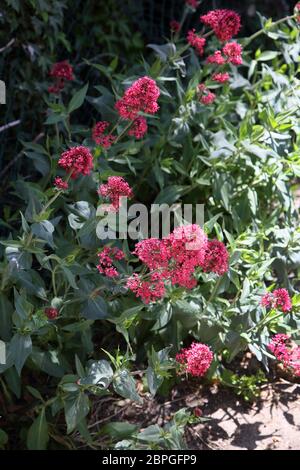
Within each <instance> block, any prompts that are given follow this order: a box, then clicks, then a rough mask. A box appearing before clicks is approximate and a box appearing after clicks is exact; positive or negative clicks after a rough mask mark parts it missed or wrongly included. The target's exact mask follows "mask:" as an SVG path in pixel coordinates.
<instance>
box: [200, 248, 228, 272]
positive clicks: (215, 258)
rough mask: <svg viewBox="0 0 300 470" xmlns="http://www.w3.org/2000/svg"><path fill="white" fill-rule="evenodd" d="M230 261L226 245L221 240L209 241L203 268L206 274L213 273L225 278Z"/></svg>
mask: <svg viewBox="0 0 300 470" xmlns="http://www.w3.org/2000/svg"><path fill="white" fill-rule="evenodd" d="M228 259H229V253H228V251H227V249H226V247H225V245H224V244H223V243H222V242H220V241H219V240H209V241H208V243H207V248H206V251H205V258H204V261H203V263H202V264H201V267H202V269H203V271H204V272H206V273H207V272H213V273H216V274H218V275H219V276H223V274H225V273H226V272H227V271H228V267H229V266H228Z"/></svg>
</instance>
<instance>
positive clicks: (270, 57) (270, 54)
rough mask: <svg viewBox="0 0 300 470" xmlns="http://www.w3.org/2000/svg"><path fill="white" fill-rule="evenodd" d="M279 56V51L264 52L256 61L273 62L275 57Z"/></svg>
mask: <svg viewBox="0 0 300 470" xmlns="http://www.w3.org/2000/svg"><path fill="white" fill-rule="evenodd" d="M278 55H279V52H277V51H264V52H262V53H261V54H260V56H259V57H258V58H257V59H256V60H258V61H259V62H266V61H268V60H273V59H275V57H277V56H278Z"/></svg>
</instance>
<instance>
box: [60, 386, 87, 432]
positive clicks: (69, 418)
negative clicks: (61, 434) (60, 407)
mask: <svg viewBox="0 0 300 470" xmlns="http://www.w3.org/2000/svg"><path fill="white" fill-rule="evenodd" d="M64 408H65V417H66V423H67V433H68V434H70V432H72V431H74V429H75V428H76V426H77V425H78V424H79V423H80V421H81V420H82V419H83V418H85V417H86V415H87V414H88V412H89V410H90V403H89V399H88V397H87V396H86V395H85V394H84V393H82V392H79V393H77V394H70V395H69V396H68V397H67V399H66V401H65V407H64Z"/></svg>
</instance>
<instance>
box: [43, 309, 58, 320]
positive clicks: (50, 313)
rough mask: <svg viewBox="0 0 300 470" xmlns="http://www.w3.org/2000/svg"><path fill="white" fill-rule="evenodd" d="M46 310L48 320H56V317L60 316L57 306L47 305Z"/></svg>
mask: <svg viewBox="0 0 300 470" xmlns="http://www.w3.org/2000/svg"><path fill="white" fill-rule="evenodd" d="M44 312H45V315H46V317H47V318H48V320H55V318H57V317H58V310H57V308H52V307H47V308H45V310H44Z"/></svg>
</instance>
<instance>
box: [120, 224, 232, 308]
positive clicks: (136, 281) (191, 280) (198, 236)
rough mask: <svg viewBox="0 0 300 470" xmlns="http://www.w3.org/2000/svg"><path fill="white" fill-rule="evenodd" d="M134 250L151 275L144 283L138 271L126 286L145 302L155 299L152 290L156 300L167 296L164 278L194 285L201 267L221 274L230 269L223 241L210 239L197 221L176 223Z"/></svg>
mask: <svg viewBox="0 0 300 470" xmlns="http://www.w3.org/2000/svg"><path fill="white" fill-rule="evenodd" d="M133 253H134V254H135V255H136V256H137V257H138V258H139V260H140V261H141V262H142V263H143V264H144V265H145V267H146V268H147V269H148V270H149V274H148V275H147V276H148V277H149V279H148V280H147V281H146V284H145V283H144V281H143V278H142V277H141V276H139V275H137V274H135V275H134V277H133V278H131V279H130V280H129V282H128V283H127V287H128V288H129V289H130V290H132V291H133V292H135V293H137V292H138V296H139V297H140V298H141V299H142V300H143V301H144V302H145V303H148V302H149V301H153V300H154V295H153V294H152V295H151V296H150V295H149V292H152V291H153V290H156V292H155V300H156V299H157V298H161V297H163V296H164V294H165V288H163V285H164V283H165V282H169V283H171V284H172V285H177V286H181V287H185V288H187V289H192V288H193V287H195V285H196V283H197V281H196V278H195V277H194V274H195V271H196V269H197V268H198V267H201V268H202V269H203V270H204V271H205V272H214V273H216V274H218V275H222V274H224V273H225V272H226V271H227V270H228V252H227V250H226V248H225V246H224V245H223V244H222V243H221V242H217V241H214V240H213V241H211V242H210V241H208V239H207V236H206V234H205V233H204V232H203V230H202V229H201V228H200V227H199V226H198V225H195V224H194V225H184V226H181V227H177V228H175V229H174V231H173V232H172V233H171V234H170V235H169V236H168V237H166V238H163V239H161V240H160V239H158V238H149V239H146V240H142V241H140V242H138V243H137V244H136V246H135V250H134V252H133ZM154 275H155V276H154ZM154 281H155V282H154ZM151 284H152V288H151ZM133 287H134V288H133ZM137 289H139V290H137ZM144 293H145V295H144Z"/></svg>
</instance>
